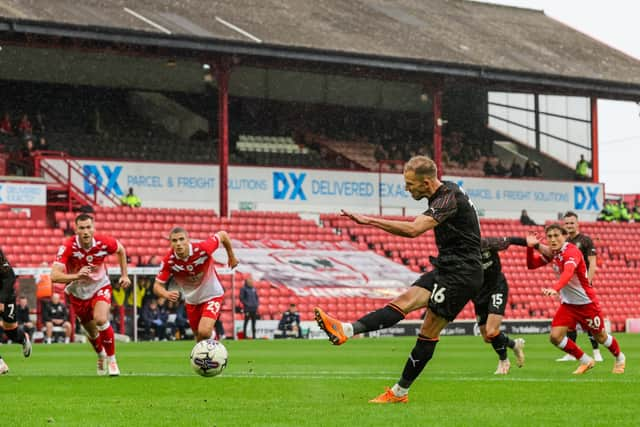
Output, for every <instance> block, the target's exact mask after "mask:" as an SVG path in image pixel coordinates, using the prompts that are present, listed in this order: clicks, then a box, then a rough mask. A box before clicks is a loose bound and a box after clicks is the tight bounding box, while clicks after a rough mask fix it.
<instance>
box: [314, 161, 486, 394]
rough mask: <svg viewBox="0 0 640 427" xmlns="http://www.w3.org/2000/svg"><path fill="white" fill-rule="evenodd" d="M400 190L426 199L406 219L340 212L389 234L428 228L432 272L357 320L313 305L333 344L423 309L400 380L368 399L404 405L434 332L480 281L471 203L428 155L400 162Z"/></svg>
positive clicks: (476, 227) (435, 338)
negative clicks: (426, 202)
mask: <svg viewBox="0 0 640 427" xmlns="http://www.w3.org/2000/svg"><path fill="white" fill-rule="evenodd" d="M404 180H405V187H406V190H407V191H408V192H409V193H411V196H412V197H413V198H414V199H415V200H420V199H423V198H425V197H426V198H428V200H429V208H428V209H427V210H426V211H425V212H424V213H422V214H421V215H418V216H417V217H415V219H414V220H413V221H412V222H409V221H394V220H387V219H382V218H376V217H370V216H366V215H359V214H354V213H349V212H344V211H343V212H342V214H343V215H344V216H347V217H349V218H351V219H352V220H353V221H355V222H356V223H358V224H365V225H371V226H373V227H376V228H379V229H382V230H384V231H386V232H389V233H391V234H395V235H397V236H403V237H411V238H412V237H417V236H419V235H421V234H423V233H424V232H426V231H428V230H431V229H433V230H434V233H435V237H436V245H437V246H438V256H437V257H430V259H431V264H432V265H433V266H434V268H433V270H431V271H429V272H428V273H425V274H423V275H422V276H421V277H420V278H418V280H416V282H415V283H414V284H413V285H412V286H411V287H410V288H408V289H407V290H406V291H405V292H404V293H403V294H402V295H400V296H399V297H397V298H395V299H394V300H393V301H391V302H390V303H389V304H387V305H386V306H385V307H383V308H381V309H378V310H376V311H373V312H371V313H369V314H367V315H365V316H363V317H361V318H360V319H359V320H357V321H356V322H354V323H353V324H351V323H342V322H340V321H339V320H337V319H334V318H332V317H330V316H328V315H327V314H326V313H325V312H324V311H322V310H321V309H320V308H315V310H314V311H315V316H316V321H317V322H318V325H319V326H320V328H322V329H323V330H324V331H325V332H326V333H327V335H328V336H329V340H330V341H331V342H332V343H333V344H334V345H340V344H343V343H344V342H346V341H347V339H348V338H349V337H351V336H353V335H354V334H360V333H363V332H367V331H374V330H379V329H384V328H388V327H389V326H392V325H395V324H396V323H398V322H399V321H400V320H402V319H404V318H405V316H406V315H407V314H408V313H410V312H412V311H414V310H418V309H422V308H424V307H427V314H426V317H425V320H424V322H423V324H422V327H421V328H420V333H419V335H418V339H417V341H416V344H415V347H414V348H413V350H412V351H411V354H410V355H409V359H408V360H407V362H406V364H405V367H404V370H403V372H402V376H401V377H400V380H399V381H398V382H397V383H396V384H395V385H394V386H393V387H392V388H390V389H387V391H386V392H385V393H383V394H381V395H380V396H378V397H376V398H375V399H372V400H370V402H371V403H406V402H407V401H408V392H409V387H410V386H411V384H412V383H413V382H414V381H415V379H416V378H417V377H418V375H420V373H421V372H422V370H423V369H424V367H425V366H426V365H427V362H429V360H431V358H432V357H433V353H434V351H435V347H436V344H437V342H438V339H439V336H440V332H441V331H442V329H443V328H444V327H445V326H446V325H447V324H448V323H449V322H451V321H452V320H454V319H455V318H456V316H457V315H458V313H459V312H460V311H461V310H462V309H463V308H464V306H465V305H466V304H467V302H469V300H471V299H472V298H474V297H475V296H476V294H477V293H478V291H479V290H480V287H481V285H482V263H481V256H480V226H479V222H478V215H477V213H476V210H475V207H474V206H473V204H472V203H471V201H470V200H469V197H468V196H467V194H466V193H465V192H464V191H463V190H462V189H461V188H460V187H458V185H456V184H455V183H453V182H447V181H444V182H441V181H440V180H439V179H438V178H437V171H436V165H435V163H434V162H433V160H431V159H430V158H428V157H425V156H415V157H413V158H411V159H410V160H409V161H408V162H407V163H406V164H405V166H404Z"/></svg>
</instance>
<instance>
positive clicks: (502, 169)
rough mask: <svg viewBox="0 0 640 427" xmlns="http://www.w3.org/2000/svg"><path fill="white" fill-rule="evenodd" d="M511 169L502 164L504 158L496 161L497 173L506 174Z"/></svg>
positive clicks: (499, 174) (498, 174)
mask: <svg viewBox="0 0 640 427" xmlns="http://www.w3.org/2000/svg"><path fill="white" fill-rule="evenodd" d="M507 172H509V170H508V169H507V168H506V167H505V166H504V165H503V164H502V159H500V158H499V159H498V162H497V163H496V175H497V176H506V175H507Z"/></svg>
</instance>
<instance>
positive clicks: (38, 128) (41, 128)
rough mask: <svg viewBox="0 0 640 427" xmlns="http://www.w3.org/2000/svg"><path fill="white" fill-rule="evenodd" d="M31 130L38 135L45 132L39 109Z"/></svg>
mask: <svg viewBox="0 0 640 427" xmlns="http://www.w3.org/2000/svg"><path fill="white" fill-rule="evenodd" d="M33 130H34V132H36V133H37V134H39V135H42V134H43V133H44V132H45V127H44V119H43V118H42V113H41V112H40V111H38V112H37V113H36V124H35V126H34V127H33Z"/></svg>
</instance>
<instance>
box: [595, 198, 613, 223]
mask: <svg viewBox="0 0 640 427" xmlns="http://www.w3.org/2000/svg"><path fill="white" fill-rule="evenodd" d="M617 212H618V205H617V204H616V203H615V202H613V201H612V200H605V202H604V207H603V208H602V210H601V211H600V214H599V215H598V218H597V219H596V220H597V221H606V222H611V221H615V219H616V215H617Z"/></svg>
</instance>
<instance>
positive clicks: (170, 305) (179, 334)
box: [167, 301, 189, 340]
mask: <svg viewBox="0 0 640 427" xmlns="http://www.w3.org/2000/svg"><path fill="white" fill-rule="evenodd" d="M167 310H168V312H169V313H170V314H175V319H173V321H171V317H169V318H168V319H169V320H168V321H167V327H168V328H169V330H170V331H171V337H170V339H176V340H181V339H185V338H186V336H187V327H188V326H189V322H188V320H187V310H186V309H185V307H184V304H183V303H182V301H167Z"/></svg>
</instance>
